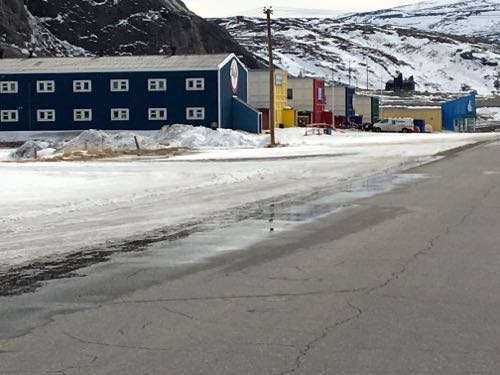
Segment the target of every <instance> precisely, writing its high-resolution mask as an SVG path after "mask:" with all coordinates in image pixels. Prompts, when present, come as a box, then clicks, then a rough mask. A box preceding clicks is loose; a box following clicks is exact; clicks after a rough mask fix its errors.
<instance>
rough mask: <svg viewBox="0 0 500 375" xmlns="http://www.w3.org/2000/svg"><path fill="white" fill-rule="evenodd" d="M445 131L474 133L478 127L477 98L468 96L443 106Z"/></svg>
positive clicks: (445, 103)
mask: <svg viewBox="0 0 500 375" xmlns="http://www.w3.org/2000/svg"><path fill="white" fill-rule="evenodd" d="M441 109H442V116H443V129H445V130H451V131H458V132H472V131H474V129H475V125H476V117H477V115H476V96H475V95H467V96H463V97H460V98H457V99H453V100H450V101H447V102H444V103H443V104H441Z"/></svg>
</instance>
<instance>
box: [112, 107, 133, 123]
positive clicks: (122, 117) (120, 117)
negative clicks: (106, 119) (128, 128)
mask: <svg viewBox="0 0 500 375" xmlns="http://www.w3.org/2000/svg"><path fill="white" fill-rule="evenodd" d="M129 115H130V111H129V109H128V108H113V109H112V110H111V121H128V119H129Z"/></svg>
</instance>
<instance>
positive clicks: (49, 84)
mask: <svg viewBox="0 0 500 375" xmlns="http://www.w3.org/2000/svg"><path fill="white" fill-rule="evenodd" d="M55 91H56V83H55V82H54V81H36V92H41V93H47V92H55Z"/></svg>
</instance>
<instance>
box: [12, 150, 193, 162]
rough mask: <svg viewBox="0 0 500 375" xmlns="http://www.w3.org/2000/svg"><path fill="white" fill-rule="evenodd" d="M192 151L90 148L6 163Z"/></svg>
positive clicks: (84, 159)
mask: <svg viewBox="0 0 500 375" xmlns="http://www.w3.org/2000/svg"><path fill="white" fill-rule="evenodd" d="M191 152H192V151H190V150H188V149H186V148H182V147H168V148H161V149H157V150H111V149H109V150H99V149H97V148H89V149H88V150H65V151H64V153H62V154H61V155H56V156H53V157H48V158H37V159H32V160H6V161H4V162H5V163H39V162H43V163H47V162H52V163H56V162H61V161H65V162H79V161H90V160H100V159H116V158H120V157H124V156H136V157H148V156H149V157H151V156H168V157H170V156H177V155H185V154H188V153H191Z"/></svg>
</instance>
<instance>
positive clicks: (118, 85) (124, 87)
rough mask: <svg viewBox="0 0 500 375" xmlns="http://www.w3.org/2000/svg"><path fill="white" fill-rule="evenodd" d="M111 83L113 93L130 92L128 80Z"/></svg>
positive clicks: (113, 80)
mask: <svg viewBox="0 0 500 375" xmlns="http://www.w3.org/2000/svg"><path fill="white" fill-rule="evenodd" d="M110 82H111V83H110V85H111V86H110V87H111V91H115V92H123V91H128V79H112V80H111V81H110Z"/></svg>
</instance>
